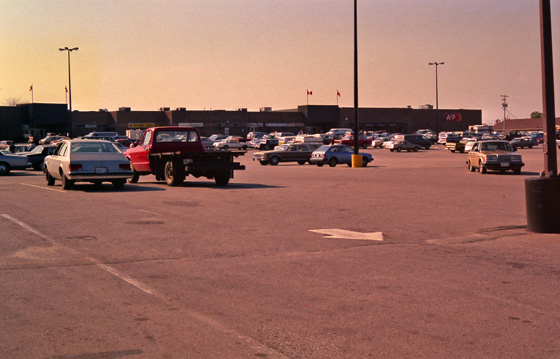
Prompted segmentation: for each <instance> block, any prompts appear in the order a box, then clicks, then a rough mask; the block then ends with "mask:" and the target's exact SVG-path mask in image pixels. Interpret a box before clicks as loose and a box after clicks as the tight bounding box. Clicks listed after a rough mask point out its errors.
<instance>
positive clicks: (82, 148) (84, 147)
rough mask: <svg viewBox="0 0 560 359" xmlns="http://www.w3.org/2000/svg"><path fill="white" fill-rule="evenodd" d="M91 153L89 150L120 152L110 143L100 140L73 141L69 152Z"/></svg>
mask: <svg viewBox="0 0 560 359" xmlns="http://www.w3.org/2000/svg"><path fill="white" fill-rule="evenodd" d="M88 152H89V153H91V152H120V151H119V150H118V149H117V148H116V147H115V146H114V145H113V144H112V143H102V142H93V143H91V142H79V143H73V144H72V147H71V149H70V153H88Z"/></svg>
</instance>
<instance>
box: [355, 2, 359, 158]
mask: <svg viewBox="0 0 560 359" xmlns="http://www.w3.org/2000/svg"><path fill="white" fill-rule="evenodd" d="M359 138H360V119H359V117H358V0H354V154H355V155H357V154H358V153H360V146H359V141H358V140H359Z"/></svg>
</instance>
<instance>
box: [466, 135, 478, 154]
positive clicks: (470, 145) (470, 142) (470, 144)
mask: <svg viewBox="0 0 560 359" xmlns="http://www.w3.org/2000/svg"><path fill="white" fill-rule="evenodd" d="M476 142H477V140H475V139H472V138H471V139H470V140H468V141H467V142H466V143H465V152H467V153H468V152H469V151H470V150H472V148H473V146H474V144H475V143H476Z"/></svg>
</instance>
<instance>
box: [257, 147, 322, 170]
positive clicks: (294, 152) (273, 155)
mask: <svg viewBox="0 0 560 359" xmlns="http://www.w3.org/2000/svg"><path fill="white" fill-rule="evenodd" d="M317 148H319V145H315V144H309V143H291V144H289V145H288V146H287V147H286V149H284V150H273V151H264V152H255V153H253V161H259V163H260V164H261V165H267V164H271V165H272V166H276V165H277V164H278V163H280V162H297V163H299V164H300V165H304V164H305V163H306V162H308V161H309V158H310V157H311V154H312V153H313V151H315V150H316V149H317Z"/></svg>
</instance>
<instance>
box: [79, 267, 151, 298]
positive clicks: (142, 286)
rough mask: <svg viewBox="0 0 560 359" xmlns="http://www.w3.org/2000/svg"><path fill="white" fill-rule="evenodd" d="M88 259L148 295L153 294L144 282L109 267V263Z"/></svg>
mask: <svg viewBox="0 0 560 359" xmlns="http://www.w3.org/2000/svg"><path fill="white" fill-rule="evenodd" d="M88 259H89V260H90V261H92V262H94V263H95V265H97V266H98V267H99V268H101V269H103V270H105V271H107V272H109V273H111V274H112V275H114V276H115V277H117V278H120V279H122V280H124V281H125V282H127V283H129V284H131V285H133V286H135V287H136V288H138V289H140V290H141V291H143V292H146V293H148V294H150V295H154V290H153V289H151V288H149V287H148V286H147V285H146V284H144V283H142V282H140V281H137V280H136V279H134V278H132V277H131V276H129V275H127V274H124V273H122V272H121V271H119V270H118V269H116V268H113V267H111V266H110V265H107V264H104V263H101V262H99V261H98V260H96V259H94V258H88Z"/></svg>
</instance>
